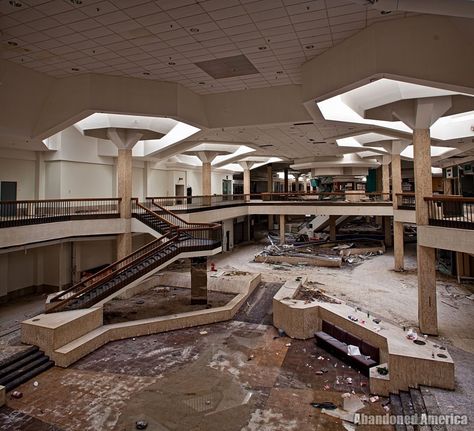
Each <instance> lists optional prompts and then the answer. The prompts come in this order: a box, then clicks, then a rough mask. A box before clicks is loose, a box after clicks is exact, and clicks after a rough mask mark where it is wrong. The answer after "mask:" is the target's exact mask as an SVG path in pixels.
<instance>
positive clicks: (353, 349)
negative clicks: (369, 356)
mask: <svg viewBox="0 0 474 431" xmlns="http://www.w3.org/2000/svg"><path fill="white" fill-rule="evenodd" d="M347 354H348V355H349V356H360V355H361V354H362V353H361V352H360V349H359V347H358V346H354V345H352V344H349V345H348V346H347Z"/></svg>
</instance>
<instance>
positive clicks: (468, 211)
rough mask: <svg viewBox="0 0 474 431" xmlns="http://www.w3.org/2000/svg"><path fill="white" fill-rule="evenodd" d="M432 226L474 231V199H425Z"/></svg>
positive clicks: (452, 197)
mask: <svg viewBox="0 0 474 431" xmlns="http://www.w3.org/2000/svg"><path fill="white" fill-rule="evenodd" d="M425 201H426V202H427V203H428V219H429V221H428V222H429V224H430V225H431V226H443V227H451V228H457V229H474V198H465V197H462V196H432V197H425Z"/></svg>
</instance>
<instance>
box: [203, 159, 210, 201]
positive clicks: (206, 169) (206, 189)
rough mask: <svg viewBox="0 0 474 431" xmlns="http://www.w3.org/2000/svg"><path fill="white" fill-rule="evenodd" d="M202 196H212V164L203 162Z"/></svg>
mask: <svg viewBox="0 0 474 431" xmlns="http://www.w3.org/2000/svg"><path fill="white" fill-rule="evenodd" d="M202 194H203V195H204V196H210V195H211V162H202Z"/></svg>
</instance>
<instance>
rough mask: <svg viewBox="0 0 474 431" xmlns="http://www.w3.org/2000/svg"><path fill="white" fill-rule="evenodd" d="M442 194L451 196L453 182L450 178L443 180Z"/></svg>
mask: <svg viewBox="0 0 474 431" xmlns="http://www.w3.org/2000/svg"><path fill="white" fill-rule="evenodd" d="M443 194H445V195H452V194H453V180H452V179H451V178H443Z"/></svg>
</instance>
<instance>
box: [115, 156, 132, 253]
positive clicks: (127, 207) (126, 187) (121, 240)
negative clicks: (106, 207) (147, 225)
mask: <svg viewBox="0 0 474 431" xmlns="http://www.w3.org/2000/svg"><path fill="white" fill-rule="evenodd" d="M117 194H118V197H119V198H121V201H120V217H121V218H122V219H125V220H126V226H125V230H126V232H125V233H122V234H119V235H118V236H117V259H122V258H123V257H125V256H127V255H129V254H130V253H131V252H132V234H131V232H130V229H131V227H130V222H131V217H132V207H131V199H132V149H131V148H130V149H119V150H118V158H117Z"/></svg>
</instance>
